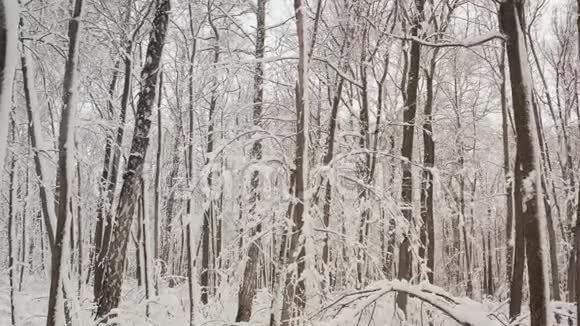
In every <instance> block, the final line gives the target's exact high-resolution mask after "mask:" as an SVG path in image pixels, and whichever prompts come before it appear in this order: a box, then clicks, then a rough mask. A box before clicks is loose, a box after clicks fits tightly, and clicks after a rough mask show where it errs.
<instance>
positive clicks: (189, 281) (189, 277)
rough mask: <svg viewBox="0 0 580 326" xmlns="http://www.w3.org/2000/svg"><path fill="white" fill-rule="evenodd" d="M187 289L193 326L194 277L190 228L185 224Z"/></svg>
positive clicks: (190, 323)
mask: <svg viewBox="0 0 580 326" xmlns="http://www.w3.org/2000/svg"><path fill="white" fill-rule="evenodd" d="M186 232H187V240H186V246H187V288H188V294H189V326H193V325H194V323H193V318H194V317H195V301H194V300H195V299H194V296H193V282H194V275H193V267H192V265H191V263H192V260H193V257H192V253H191V227H190V225H189V224H187V229H186Z"/></svg>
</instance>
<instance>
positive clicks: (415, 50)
mask: <svg viewBox="0 0 580 326" xmlns="http://www.w3.org/2000/svg"><path fill="white" fill-rule="evenodd" d="M424 5H425V0H415V6H416V9H417V11H416V14H415V16H414V18H413V26H412V27H411V35H412V36H414V37H416V36H417V35H418V34H419V25H420V24H421V22H422V21H423V7H424ZM420 65H421V44H420V43H419V42H412V43H411V62H410V65H409V72H408V76H409V77H408V79H409V82H408V85H407V89H406V96H405V110H404V111H403V124H404V126H403V144H402V146H401V156H402V158H403V163H402V170H403V179H402V183H401V200H402V205H403V208H402V211H403V216H404V217H405V219H406V220H407V222H408V223H409V229H410V228H411V226H410V225H411V224H412V223H413V222H412V220H413V174H412V171H411V162H412V160H413V137H414V135H415V113H416V111H417V100H418V98H417V93H418V90H419V68H420ZM410 242H411V239H410V238H409V231H407V232H405V233H404V234H403V241H402V243H401V245H400V246H399V270H398V272H397V278H399V279H403V280H410V279H411V274H412V266H413V257H412V255H411V251H410V250H411V243H410ZM396 301H397V306H398V307H399V308H400V309H401V310H402V311H403V313H405V315H406V314H407V294H406V293H403V292H401V293H398V294H397V299H396Z"/></svg>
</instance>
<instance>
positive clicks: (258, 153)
mask: <svg viewBox="0 0 580 326" xmlns="http://www.w3.org/2000/svg"><path fill="white" fill-rule="evenodd" d="M266 2H267V0H258V8H257V12H256V21H257V28H256V60H258V62H257V63H256V69H255V73H254V112H253V123H254V127H258V128H259V127H260V121H261V118H262V102H263V100H264V67H263V63H261V62H260V60H262V59H263V58H264V49H265V41H266ZM252 158H253V159H254V160H261V159H262V143H261V142H260V141H259V140H258V141H256V142H254V146H253V148H252ZM259 182H260V178H259V173H258V171H254V172H253V173H252V179H251V185H250V186H251V194H250V209H249V214H248V215H249V217H250V218H252V220H251V221H252V222H254V221H256V220H257V219H256V218H254V215H255V213H256V205H257V201H258V185H259ZM260 232H262V224H261V223H260V222H259V221H257V225H256V227H251V230H250V233H249V237H250V239H249V240H250V243H249V248H248V259H247V260H246V264H245V266H244V275H243V279H242V283H241V284H240V292H239V294H238V314H237V316H236V322H248V321H250V317H251V316H252V306H253V302H254V296H255V294H256V288H257V286H258V284H257V279H258V277H257V272H258V262H259V260H260V256H259V255H260V251H261V250H260V245H259V243H258V242H257V241H259V240H256V239H252V237H254V236H255V235H256V234H257V233H260Z"/></svg>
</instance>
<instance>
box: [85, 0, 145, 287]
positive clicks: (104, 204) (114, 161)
mask: <svg viewBox="0 0 580 326" xmlns="http://www.w3.org/2000/svg"><path fill="white" fill-rule="evenodd" d="M131 5H132V0H131V1H128V2H127V13H126V18H125V22H126V23H127V24H129V22H130V19H131ZM137 30H138V29H137ZM125 42H126V46H125V53H124V57H125V58H124V59H123V63H124V65H125V71H124V79H123V93H122V95H121V108H120V109H121V110H120V111H119V116H118V119H119V121H118V122H117V123H118V127H117V132H116V136H115V138H114V139H113V137H112V135H109V134H108V133H107V143H106V145H105V159H104V163H103V172H102V175H101V185H100V186H101V193H100V194H101V198H100V199H101V203H100V205H99V206H97V222H96V226H95V240H94V241H95V254H94V257H95V266H94V269H95V282H94V284H93V293H94V297H95V298H98V297H99V296H100V291H101V288H102V279H103V275H104V273H105V271H104V269H103V259H104V257H105V256H106V251H107V246H108V244H109V241H110V240H111V231H112V225H113V216H112V208H111V205H112V204H113V199H114V196H115V189H116V187H117V175H118V172H119V161H120V158H121V149H122V145H123V136H124V133H125V119H126V115H127V106H128V104H129V97H130V92H131V79H132V65H133V60H132V53H133V40H126V41H125ZM117 78H118V71H114V72H113V77H112V80H111V84H110V86H109V101H108V103H107V106H108V109H109V115H110V117H111V119H113V117H114V116H115V114H114V109H113V97H114V93H115V88H116V84H117ZM113 141H114V143H113Z"/></svg>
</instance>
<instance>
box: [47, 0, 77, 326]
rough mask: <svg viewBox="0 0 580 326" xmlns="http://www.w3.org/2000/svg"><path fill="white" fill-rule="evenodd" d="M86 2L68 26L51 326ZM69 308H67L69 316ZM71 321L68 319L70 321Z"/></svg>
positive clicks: (61, 264) (62, 260) (59, 279)
mask: <svg viewBox="0 0 580 326" xmlns="http://www.w3.org/2000/svg"><path fill="white" fill-rule="evenodd" d="M82 7H83V0H75V3H74V10H73V15H72V17H71V19H70V20H69V24H68V38H69V49H68V57H67V61H66V64H65V75H64V83H63V101H62V102H63V109H62V114H61V122H60V130H59V139H58V173H57V194H58V198H57V200H58V210H57V215H58V216H57V223H56V233H55V242H54V251H53V253H52V264H51V269H52V272H51V280H50V292H49V297H48V314H47V318H46V325H47V326H56V325H62V324H63V323H64V321H62V320H60V317H59V315H60V314H59V313H58V311H59V309H60V307H59V306H60V304H61V303H64V302H61V300H59V299H60V293H61V292H62V293H63V295H64V292H65V291H64V288H63V279H64V278H66V277H67V275H66V273H65V271H66V257H64V255H63V251H64V245H65V236H66V227H67V225H68V223H69V222H70V219H69V211H68V204H69V196H70V194H69V186H70V185H69V182H71V181H72V180H73V178H74V171H73V166H72V163H71V162H72V158H73V157H74V153H73V150H74V145H73V144H74V142H73V141H74V134H75V127H76V125H75V121H74V119H75V118H74V117H75V112H76V106H77V91H78V89H77V88H78V76H77V73H78V72H77V70H78V56H79V46H80V38H79V37H80V30H81V15H82ZM66 312H67V308H66V307H65V314H66ZM67 321H68V318H67Z"/></svg>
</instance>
